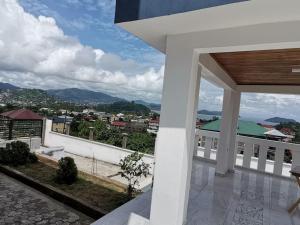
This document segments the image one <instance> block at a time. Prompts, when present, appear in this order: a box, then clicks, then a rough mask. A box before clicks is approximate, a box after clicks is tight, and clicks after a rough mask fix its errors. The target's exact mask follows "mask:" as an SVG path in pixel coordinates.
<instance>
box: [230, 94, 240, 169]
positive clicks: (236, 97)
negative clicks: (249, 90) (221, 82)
mask: <svg viewBox="0 0 300 225" xmlns="http://www.w3.org/2000/svg"><path fill="white" fill-rule="evenodd" d="M231 96H232V107H233V111H232V115H231V118H232V122H231V135H230V138H229V158H228V170H229V171H234V166H235V161H236V153H237V152H236V147H237V143H236V140H237V130H238V122H239V116H240V105H241V92H238V91H232V93H231Z"/></svg>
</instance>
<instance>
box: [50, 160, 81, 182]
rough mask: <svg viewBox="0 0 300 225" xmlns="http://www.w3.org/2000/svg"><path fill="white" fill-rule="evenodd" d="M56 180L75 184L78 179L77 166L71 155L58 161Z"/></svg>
mask: <svg viewBox="0 0 300 225" xmlns="http://www.w3.org/2000/svg"><path fill="white" fill-rule="evenodd" d="M58 167H59V168H58V169H57V171H56V178H55V181H56V182H57V183H60V184H69V185H70V184H73V183H74V182H75V181H76V180H77V175H78V171H77V166H76V164H75V162H74V159H72V158H70V157H64V158H61V159H60V160H59V161H58Z"/></svg>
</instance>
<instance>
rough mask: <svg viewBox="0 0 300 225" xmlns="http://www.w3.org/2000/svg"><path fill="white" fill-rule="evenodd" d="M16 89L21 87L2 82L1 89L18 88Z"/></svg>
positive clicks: (0, 83)
mask: <svg viewBox="0 0 300 225" xmlns="http://www.w3.org/2000/svg"><path fill="white" fill-rule="evenodd" d="M16 89H20V88H19V87H17V86H14V85H12V84H9V83H2V82H0V90H16Z"/></svg>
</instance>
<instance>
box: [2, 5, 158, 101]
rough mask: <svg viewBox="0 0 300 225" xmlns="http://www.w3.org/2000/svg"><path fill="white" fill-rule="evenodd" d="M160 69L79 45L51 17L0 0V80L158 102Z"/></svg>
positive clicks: (37, 86)
mask: <svg viewBox="0 0 300 225" xmlns="http://www.w3.org/2000/svg"><path fill="white" fill-rule="evenodd" d="M76 2H77V1H72V3H74V4H76ZM103 7H104V6H103ZM163 71H164V67H161V69H160V70H158V71H157V70H155V69H153V68H149V67H146V66H145V65H143V64H139V63H137V62H135V61H134V60H124V59H122V58H120V57H119V56H117V55H114V54H110V53H105V52H104V51H103V50H101V49H93V48H91V47H89V46H84V45H82V44H81V43H80V42H79V41H78V40H76V39H74V38H72V37H69V36H67V35H65V34H64V32H63V30H62V29H60V28H59V27H58V25H57V24H56V21H55V19H54V18H51V17H45V16H39V17H34V16H33V15H31V14H29V13H27V12H25V11H24V10H23V8H22V7H21V6H20V5H19V4H18V3H17V2H16V1H15V0H3V1H1V2H0V72H1V80H2V81H10V82H12V83H15V84H19V85H20V86H23V85H25V86H27V87H33V88H34V87H35V88H40V87H43V88H62V87H67V86H77V87H85V88H89V89H93V90H99V91H102V90H105V91H106V92H109V93H114V94H116V95H118V96H121V97H125V98H126V97H128V98H137V97H139V98H142V97H143V95H145V97H146V98H145V99H146V100H154V101H159V99H160V93H161V88H162V80H163ZM149 93H151V94H149Z"/></svg>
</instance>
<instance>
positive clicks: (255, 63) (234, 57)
mask: <svg viewBox="0 0 300 225" xmlns="http://www.w3.org/2000/svg"><path fill="white" fill-rule="evenodd" d="M211 55H212V57H213V58H214V59H215V60H216V61H217V63H218V64H219V65H220V66H221V67H222V68H223V69H224V70H225V71H226V72H227V73H228V74H229V75H230V76H231V77H232V79H233V80H234V81H235V82H236V83H237V84H239V85H300V72H299V73H293V72H292V69H293V68H294V69H300V49H284V50H266V51H248V52H226V53H212V54H211Z"/></svg>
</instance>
